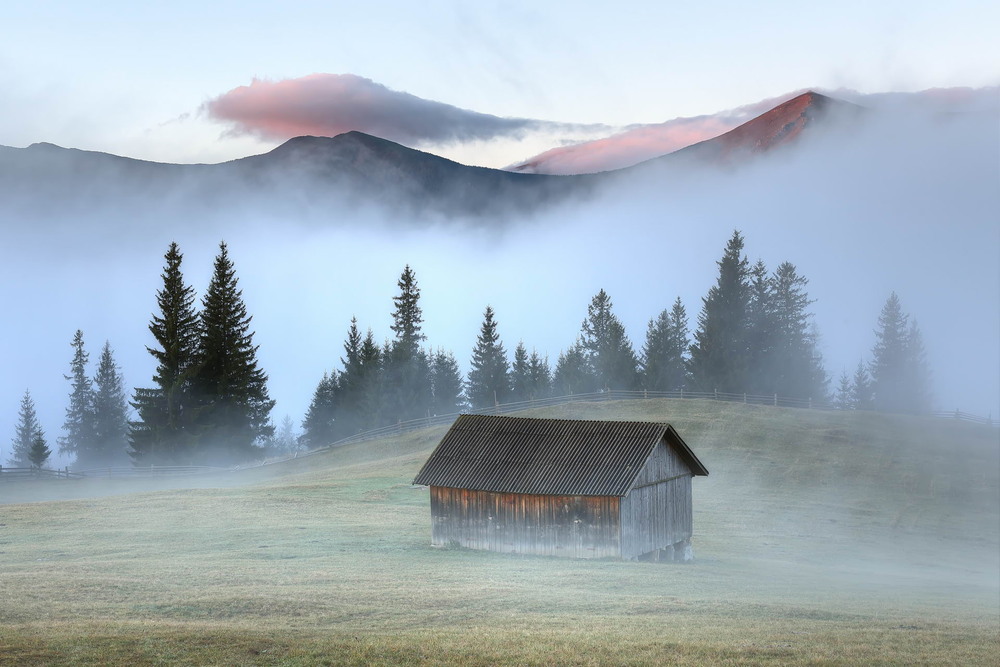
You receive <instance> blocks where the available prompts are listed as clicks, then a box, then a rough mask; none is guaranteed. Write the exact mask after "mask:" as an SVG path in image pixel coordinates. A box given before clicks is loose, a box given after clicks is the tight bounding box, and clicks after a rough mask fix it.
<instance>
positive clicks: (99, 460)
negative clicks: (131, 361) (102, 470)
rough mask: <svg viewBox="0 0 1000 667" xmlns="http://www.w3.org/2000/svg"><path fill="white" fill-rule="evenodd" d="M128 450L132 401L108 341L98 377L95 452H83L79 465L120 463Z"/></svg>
mask: <svg viewBox="0 0 1000 667" xmlns="http://www.w3.org/2000/svg"><path fill="white" fill-rule="evenodd" d="M127 446H128V400H127V398H126V395H125V380H124V378H123V377H122V374H121V370H120V369H119V368H118V364H116V363H115V360H114V353H113V351H112V350H111V344H110V343H108V342H107V341H105V343H104V348H103V349H102V350H101V361H100V363H99V364H98V367H97V373H96V374H95V375H94V448H93V449H92V450H90V451H88V452H86V454H84V452H81V453H80V454H79V456H78V457H77V464H78V465H84V466H99V465H108V464H112V463H118V462H120V461H121V460H122V459H123V458H124V457H125V450H126V448H127Z"/></svg>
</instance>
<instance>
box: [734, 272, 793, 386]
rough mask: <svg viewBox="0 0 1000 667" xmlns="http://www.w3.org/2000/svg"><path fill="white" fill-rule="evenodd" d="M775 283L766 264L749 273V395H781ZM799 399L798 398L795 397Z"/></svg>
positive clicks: (746, 339) (745, 340)
mask: <svg viewBox="0 0 1000 667" xmlns="http://www.w3.org/2000/svg"><path fill="white" fill-rule="evenodd" d="M774 302H775V296H774V281H773V280H772V279H771V277H770V276H769V275H768V273H767V266H766V265H765V264H764V262H763V260H759V259H758V260H757V262H756V263H755V264H754V265H753V266H752V267H750V270H749V272H748V273H747V310H746V313H747V315H746V328H745V330H744V345H745V346H746V374H745V381H744V385H743V391H745V392H747V393H750V394H773V393H780V394H781V395H782V396H786V395H789V394H786V393H783V392H781V391H778V390H777V388H776V386H777V385H778V384H779V383H778V380H777V376H778V375H780V371H779V370H778V368H777V366H778V365H780V363H782V361H781V360H780V358H781V354H780V352H779V351H778V347H779V344H778V340H777V339H778V337H779V334H778V331H777V326H778V325H777V322H776V319H777V315H776V313H775V303H774ZM792 395H796V396H797V394H792Z"/></svg>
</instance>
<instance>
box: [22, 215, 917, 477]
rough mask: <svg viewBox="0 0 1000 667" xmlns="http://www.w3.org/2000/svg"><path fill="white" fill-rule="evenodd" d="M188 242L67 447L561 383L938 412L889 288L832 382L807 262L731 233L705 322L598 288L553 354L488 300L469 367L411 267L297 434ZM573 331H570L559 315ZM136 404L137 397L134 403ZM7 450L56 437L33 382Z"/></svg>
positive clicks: (231, 436) (253, 455)
mask: <svg viewBox="0 0 1000 667" xmlns="http://www.w3.org/2000/svg"><path fill="white" fill-rule="evenodd" d="M182 260H183V255H182V253H181V250H180V248H179V247H178V245H177V244H176V243H172V244H171V245H170V248H169V249H168V251H167V253H166V255H165V256H164V266H163V273H162V280H163V284H162V287H161V288H160V290H159V291H157V293H156V306H157V309H158V310H157V312H156V313H155V314H154V315H153V317H152V319H151V321H150V322H149V331H150V333H151V334H152V337H153V340H154V341H155V343H154V345H152V346H149V347H147V348H146V349H147V350H148V352H149V354H150V355H152V356H153V358H154V359H155V360H156V364H157V365H156V373H155V375H154V376H153V377H152V378H151V382H150V385H151V386H147V387H136V388H135V389H133V390H132V391H131V392H127V391H126V389H125V386H124V374H123V371H122V369H121V368H120V367H119V366H118V364H117V363H116V362H115V359H114V356H113V354H114V353H113V350H112V348H111V345H110V342H105V344H104V347H103V350H102V352H101V356H100V361H99V363H98V365H97V368H96V371H94V374H93V377H90V376H89V375H88V372H89V368H88V360H89V354H88V353H87V351H86V349H85V346H84V338H83V332H82V331H80V330H77V332H76V334H75V335H74V338H73V341H72V343H71V347H72V350H73V355H72V359H71V361H70V364H69V370H70V373H69V375H66V376H65V377H66V379H67V380H69V384H70V390H69V395H68V404H67V406H66V417H65V422H64V423H63V431H64V435H63V436H61V437H59V438H58V446H59V452H60V453H62V454H65V455H69V456H72V457H74V460H75V463H74V464H73V467H75V468H79V469H87V468H95V467H106V466H110V465H121V464H124V463H126V462H128V461H129V460H131V462H133V463H134V464H136V465H145V466H148V465H154V464H155V465H204V464H216V465H232V464H237V463H246V462H249V461H253V460H256V459H259V458H262V457H263V456H265V455H268V454H270V455H275V454H287V453H290V452H294V451H296V450H298V449H300V448H306V449H315V448H318V447H324V446H327V445H330V444H332V443H334V442H336V441H337V440H340V439H343V438H346V437H348V436H352V435H355V434H357V433H359V432H361V431H365V430H369V429H374V428H378V427H380V426H385V425H389V424H395V423H398V422H404V421H410V420H414V419H419V418H421V417H426V416H432V415H449V414H456V413H458V412H460V411H462V410H466V409H469V408H472V409H482V408H489V407H491V406H495V405H498V404H505V403H521V402H525V401H528V402H530V401H532V400H535V399H541V398H549V397H551V396H572V395H576V394H589V393H593V392H608V391H642V392H646V393H647V395H648V393H649V392H654V393H663V392H668V393H671V394H676V395H681V396H683V393H684V392H685V391H686V392H688V393H689V395H700V394H704V393H706V392H707V393H712V394H714V393H716V392H721V393H724V394H745V395H751V396H757V397H760V396H775V397H782V398H783V399H788V398H793V399H806V400H808V405H811V406H813V407H827V406H828V407H834V408H836V409H841V410H848V409H850V410H879V411H883V412H900V413H911V414H920V413H923V412H926V411H927V410H929V409H930V407H931V395H932V394H931V384H930V381H931V377H932V376H931V371H930V369H929V368H928V367H927V363H926V355H925V353H924V349H923V342H922V339H921V334H920V329H919V327H918V325H917V323H916V321H914V320H912V319H910V318H909V316H908V315H907V314H906V313H905V312H904V311H903V310H902V305H901V302H900V299H899V297H898V296H897V295H896V294H895V292H893V293H891V294H890V295H889V296H888V298H887V299H886V302H885V305H884V307H883V309H882V313H881V315H880V316H879V319H878V322H877V326H876V327H875V342H874V345H873V347H872V350H871V355H870V359H869V360H867V361H866V360H860V361H859V362H858V366H857V368H856V369H852V372H851V373H848V371H846V370H845V371H844V372H843V373H842V375H841V376H840V378H839V381H838V383H837V384H836V387H835V388H834V389H833V391H832V392H831V390H830V387H829V384H830V381H829V376H828V374H827V371H826V370H825V369H824V367H823V359H822V354H821V352H820V350H819V347H818V337H819V335H820V334H819V332H818V330H817V328H816V326H815V324H814V323H813V321H812V316H811V312H810V305H811V304H812V303H813V302H812V300H811V299H810V298H809V295H808V292H807V291H806V287H807V285H808V282H809V281H808V279H807V278H806V277H805V276H801V275H799V274H798V272H797V270H796V268H795V265H794V264H792V263H790V262H787V261H786V262H782V263H781V264H780V265H779V266H778V267H777V268H776V269H775V270H774V271H773V272H772V271H769V269H768V267H767V266H766V265H765V264H764V262H763V261H762V260H757V261H756V262H754V263H753V264H751V263H750V261H749V260H748V258H747V255H746V253H745V251H744V238H743V236H742V235H741V234H740V232H739V231H736V232H733V235H732V237H731V238H730V239H729V241H728V243H727V244H726V247H725V250H724V252H723V255H722V257H721V259H719V260H718V262H717V265H718V278H717V282H716V284H715V285H714V286H713V287H712V288H711V289H710V290H709V292H708V294H707V295H705V296H704V298H703V299H702V303H701V310H700V312H699V313H698V316H697V320H696V325H695V328H694V330H693V332H692V331H691V330H690V325H689V321H688V315H687V310H686V308H685V306H684V304H683V303H682V302H681V300H680V297H677V299H676V300H675V301H674V302H673V304H672V305H671V306H670V307H669V308H664V310H662V311H661V312H660V313H658V314H656V315H655V316H654V317H651V318H650V319H649V323H648V325H647V329H646V332H645V339H644V342H643V344H642V346H641V347H637V346H636V345H634V344H633V343H632V341H631V339H630V338H629V336H628V334H627V332H626V331H625V327H624V326H623V325H622V323H621V321H620V320H619V319H618V317H616V315H615V313H614V310H613V308H614V304H613V302H612V300H611V296H610V295H609V294H608V293H607V292H605V291H604V290H603V289H602V290H600V291H599V292H598V293H597V294H596V295H595V296H594V297H593V299H592V300H591V302H590V304H588V305H587V307H586V318H585V319H584V320H583V323H582V325H581V327H580V331H579V334H578V335H577V338H576V339H575V340H574V341H573V342H572V343H571V344H569V345H568V346H567V347H566V348H565V349H564V350H562V351H561V352H560V353H559V356H558V359H557V360H556V361H555V363H554V365H553V364H552V363H550V360H549V358H548V357H547V356H542V355H541V354H539V352H538V351H537V350H536V349H534V348H532V350H531V352H530V353H529V352H528V346H527V344H526V343H525V342H524V341H523V340H522V341H518V343H517V345H516V347H515V348H514V351H513V355H510V354H509V353H508V351H507V349H506V347H505V345H504V342H503V340H502V339H501V336H500V333H499V323H498V319H497V314H496V313H495V312H494V310H493V308H492V307H491V306H489V305H487V306H486V308H485V311H484V312H483V320H482V326H481V328H480V331H479V335H478V337H477V338H476V339H475V345H474V347H473V352H472V357H471V359H470V360H469V364H468V368H469V370H468V373H467V374H466V375H465V376H464V377H463V374H462V373H461V371H460V365H459V362H458V360H457V359H456V358H455V355H454V353H453V352H452V351H450V350H446V349H444V348H443V347H434V346H433V344H432V343H429V342H428V341H427V337H426V336H425V335H424V333H423V314H422V311H421V307H420V296H421V292H420V287H419V285H418V282H417V277H416V275H415V273H414V271H413V270H412V269H411V268H410V267H409V266H406V267H405V268H404V269H403V272H402V274H401V275H400V277H399V281H398V283H397V287H398V289H399V292H398V294H397V295H396V296H394V297H393V300H392V302H393V308H392V322H393V323H392V325H391V327H390V329H391V331H392V337H391V338H388V339H386V340H383V341H379V340H377V339H376V337H375V333H374V332H373V330H372V329H371V328H368V329H367V330H366V332H365V333H364V334H362V332H361V329H360V328H359V326H358V322H357V319H356V318H354V319H352V320H351V323H350V327H349V329H348V331H347V334H346V338H345V340H344V343H343V350H344V354H343V356H342V357H341V358H340V363H339V368H333V369H327V370H326V371H324V372H323V375H322V378H321V379H320V381H319V384H318V385H317V386H316V389H315V392H314V394H313V397H312V400H311V402H310V404H309V408H308V411H307V412H306V414H305V415H304V417H303V418H302V420H301V435H298V436H296V435H294V426H293V425H292V424H290V423H287V420H289V418H287V417H286V422H284V423H283V428H282V429H281V430H280V431H276V427H275V425H274V423H273V421H272V418H271V411H272V408H273V407H274V404H275V402H274V401H273V400H272V399H271V398H270V397H269V394H268V389H267V374H266V372H265V370H264V369H262V368H261V367H260V365H259V363H258V360H257V346H256V345H255V344H254V340H253V339H254V332H253V331H252V329H251V323H252V319H253V318H252V316H251V315H250V314H248V312H247V308H246V305H245V304H244V303H243V299H242V291H241V290H240V289H239V286H238V284H239V278H238V277H237V274H236V268H235V265H234V262H233V260H231V259H230V257H229V252H228V248H227V247H226V244H225V243H222V244H220V246H219V254H218V256H217V257H216V258H215V262H214V267H213V273H212V278H211V281H210V283H209V285H208V287H207V289H206V291H205V294H204V297H203V298H202V299H201V308H200V309H199V308H198V307H197V306H196V301H197V299H196V292H195V289H194V287H192V286H191V285H188V284H186V283H185V279H184V275H183V273H182ZM565 328H566V330H567V331H570V330H571V328H570V327H569V326H567V327H565ZM130 408H131V410H130ZM12 444H13V446H12V449H11V456H10V458H9V459H8V461H7V464H8V465H10V466H15V467H26V466H35V467H41V465H43V464H44V463H45V461H46V459H47V458H48V454H49V453H50V450H49V449H48V448H47V446H46V443H45V436H44V432H43V431H42V429H41V426H40V425H39V423H38V418H37V416H36V414H35V407H34V404H33V402H32V400H31V394H30V389H29V390H27V391H26V392H25V394H24V397H23V398H22V400H21V406H20V410H19V412H18V422H17V427H16V431H15V434H14V438H13V442H12Z"/></svg>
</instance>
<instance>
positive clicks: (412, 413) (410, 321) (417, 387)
mask: <svg viewBox="0 0 1000 667" xmlns="http://www.w3.org/2000/svg"><path fill="white" fill-rule="evenodd" d="M397 286H398V287H399V294H398V295H397V296H395V297H393V299H392V301H393V305H394V309H393V313H392V321H393V323H392V326H391V328H392V331H393V333H394V334H396V337H395V339H394V340H393V341H392V344H391V346H390V348H389V350H388V354H387V355H385V357H384V366H383V368H384V375H383V379H384V390H385V394H384V396H385V408H386V409H385V412H386V414H385V416H386V417H387V418H388V420H389V421H396V420H400V421H406V420H408V419H416V418H418V417H423V416H425V415H426V414H427V413H428V412H429V411H430V406H431V397H432V389H431V372H430V361H429V359H428V358H427V354H426V353H425V352H424V351H423V350H422V349H421V343H422V342H423V340H424V338H425V336H424V334H423V332H422V324H423V312H422V311H421V308H420V288H419V287H418V286H417V279H416V276H415V275H414V273H413V269H411V268H410V266H409V265H406V267H405V268H404V269H403V273H402V274H401V275H400V277H399V281H398V282H397Z"/></svg>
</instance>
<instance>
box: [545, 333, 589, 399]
mask: <svg viewBox="0 0 1000 667" xmlns="http://www.w3.org/2000/svg"><path fill="white" fill-rule="evenodd" d="M595 383H596V381H595V379H594V374H593V372H592V371H591V370H590V365H589V364H588V363H587V352H586V350H585V349H584V347H583V344H582V343H581V342H580V341H579V340H577V342H576V343H574V344H573V345H572V347H570V348H569V349H568V350H566V351H564V352H561V353H560V354H559V358H558V359H557V360H556V368H555V370H554V371H553V372H552V393H553V395H555V396H570V395H572V394H586V393H589V392H591V391H593V387H594V385H595Z"/></svg>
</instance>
